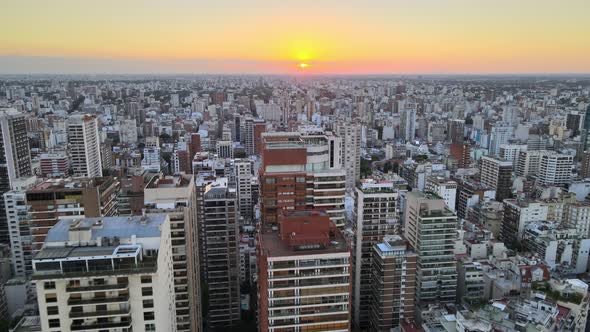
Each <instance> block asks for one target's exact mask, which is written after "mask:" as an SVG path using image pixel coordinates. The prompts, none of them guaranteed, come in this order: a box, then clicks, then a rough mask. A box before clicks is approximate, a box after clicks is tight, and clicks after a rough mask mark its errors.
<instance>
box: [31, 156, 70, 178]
mask: <svg viewBox="0 0 590 332" xmlns="http://www.w3.org/2000/svg"><path fill="white" fill-rule="evenodd" d="M39 164H40V168H41V176H42V177H66V176H67V175H68V172H69V170H70V160H69V159H68V156H67V155H66V154H65V153H44V154H42V155H41V156H40V157H39Z"/></svg>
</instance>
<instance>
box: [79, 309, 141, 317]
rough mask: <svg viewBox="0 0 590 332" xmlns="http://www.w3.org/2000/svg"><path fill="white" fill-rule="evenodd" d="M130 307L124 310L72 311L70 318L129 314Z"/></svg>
mask: <svg viewBox="0 0 590 332" xmlns="http://www.w3.org/2000/svg"><path fill="white" fill-rule="evenodd" d="M129 313H130V310H129V308H127V309H123V310H99V311H86V312H73V311H70V314H69V317H70V318H90V317H113V316H129Z"/></svg>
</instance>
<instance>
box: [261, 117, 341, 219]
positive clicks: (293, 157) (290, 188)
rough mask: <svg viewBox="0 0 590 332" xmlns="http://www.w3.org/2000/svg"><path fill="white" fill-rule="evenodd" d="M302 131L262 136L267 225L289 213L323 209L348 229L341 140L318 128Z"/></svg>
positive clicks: (264, 208) (303, 129)
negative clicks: (284, 213)
mask: <svg viewBox="0 0 590 332" xmlns="http://www.w3.org/2000/svg"><path fill="white" fill-rule="evenodd" d="M300 130H301V131H302V133H295V132H281V133H265V134H263V135H262V139H263V150H262V166H261V170H260V197H261V211H262V218H263V222H265V223H275V224H276V223H277V221H278V218H279V216H280V215H281V214H282V212H283V211H285V210H306V209H322V210H325V211H326V212H327V213H328V214H329V215H330V218H331V219H332V221H333V222H334V223H335V224H336V225H337V226H338V227H344V223H345V208H344V197H345V191H346V172H345V171H344V170H342V169H341V165H342V163H341V159H340V156H341V151H340V146H341V145H340V138H339V137H336V136H332V135H327V134H325V133H324V132H323V131H322V130H321V129H320V128H316V127H313V128H300Z"/></svg>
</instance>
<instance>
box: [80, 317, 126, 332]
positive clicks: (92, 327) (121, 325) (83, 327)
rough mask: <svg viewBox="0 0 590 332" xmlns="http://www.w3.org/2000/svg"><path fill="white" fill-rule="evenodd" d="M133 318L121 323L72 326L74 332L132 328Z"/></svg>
mask: <svg viewBox="0 0 590 332" xmlns="http://www.w3.org/2000/svg"><path fill="white" fill-rule="evenodd" d="M130 327H131V318H128V319H125V320H121V321H120V322H94V323H89V324H88V323H84V324H72V326H71V328H70V329H71V330H72V331H91V330H106V329H113V328H130Z"/></svg>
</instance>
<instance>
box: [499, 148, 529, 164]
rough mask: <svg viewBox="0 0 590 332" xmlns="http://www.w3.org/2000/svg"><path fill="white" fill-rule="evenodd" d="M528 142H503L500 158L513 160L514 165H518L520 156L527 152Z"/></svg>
mask: <svg viewBox="0 0 590 332" xmlns="http://www.w3.org/2000/svg"><path fill="white" fill-rule="evenodd" d="M526 150H527V145H526V144H502V145H500V152H499V153H498V156H499V157H500V159H504V160H509V161H512V163H513V165H514V167H515V168H516V166H517V165H518V157H519V156H520V153H521V152H523V151H524V152H526Z"/></svg>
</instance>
